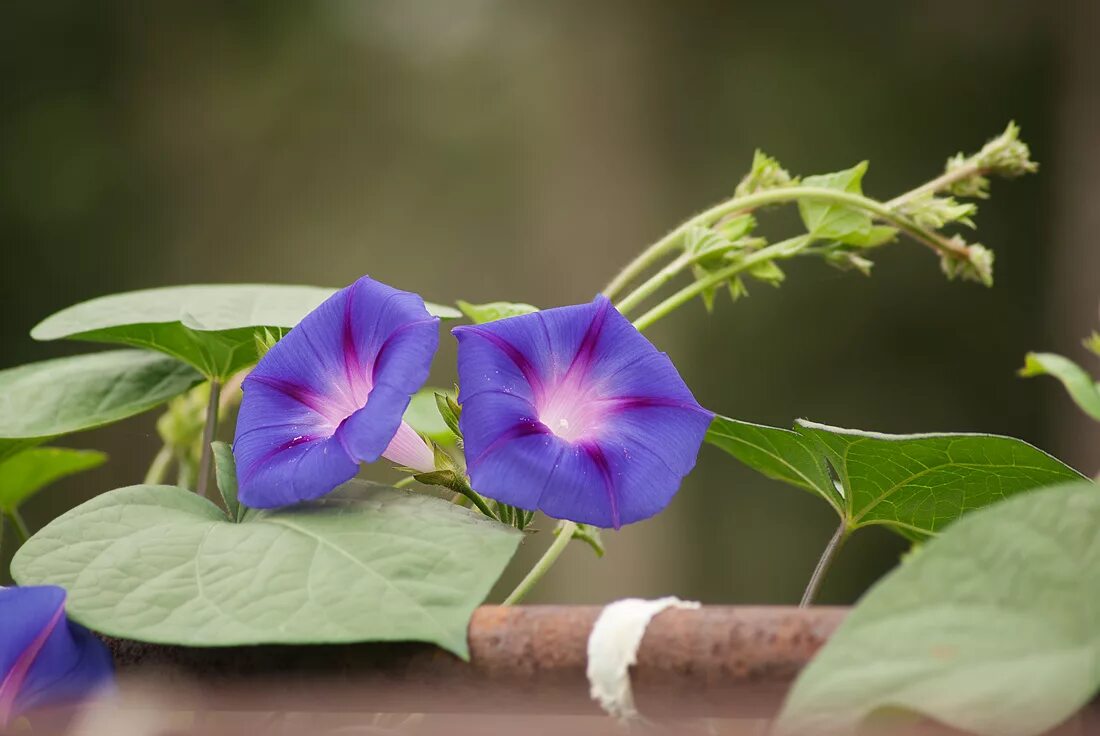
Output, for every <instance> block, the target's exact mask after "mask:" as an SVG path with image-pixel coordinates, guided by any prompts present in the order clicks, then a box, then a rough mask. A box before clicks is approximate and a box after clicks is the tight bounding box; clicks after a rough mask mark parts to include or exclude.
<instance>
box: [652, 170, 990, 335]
mask: <svg viewBox="0 0 1100 736" xmlns="http://www.w3.org/2000/svg"><path fill="white" fill-rule="evenodd" d="M799 199H808V200H813V201H817V202H825V203H828V204H841V205H845V206H848V207H853V208H856V209H860V210H863V211H864V212H867V213H869V214H871V215H873V216H874V217H876V218H878V219H880V220H882V221H884V222H888V223H890V224H891V225H894V226H895V227H897V228H898V229H899V230H901V231H902V232H904V233H906V234H907V235H909V236H910V237H912V238H913V239H915V240H917V241H918V242H920V243H923V244H924V245H927V246H928V247H929V248H931V249H932V250H933V251H935V252H937V253H939V254H941V255H949V256H951V257H954V258H958V259H960V260H965V259H966V258H967V256H968V253H969V248H968V246H966V245H962V244H960V243H957V242H954V241H952V240H950V239H948V238H945V237H943V236H942V235H940V234H939V233H935V232H932V231H931V230H927V229H925V228H922V227H921V226H920V225H918V224H916V223H915V222H913V221H912V220H910V219H909V218H907V217H905V216H904V215H900V214H898V213H897V212H894V211H893V210H891V209H890V208H889V207H888V206H886V205H885V204H883V203H881V202H878V201H876V200H874V199H871V198H869V197H864V196H862V195H859V194H852V193H850V192H842V191H839V190H836V189H826V188H823V187H782V188H777V189H768V190H765V191H763V192H757V193H756V194H750V195H748V196H746V197H738V198H735V199H731V200H729V201H727V202H724V203H723V204H721V205H718V206H717V207H713V208H711V209H710V210H708V211H707V212H706V213H704V215H699V216H698V217H695V218H693V219H691V220H689V221H688V222H687V223H685V225H681V226H680V228H677V231H680V230H686V228H687V227H692V226H696V225H709V224H710V222H711V219H712V218H714V219H717V218H718V217H721V216H722V215H723V214H725V212H726V211H727V210H728V211H731V212H732V211H738V210H743V209H747V208H751V209H755V208H757V207H762V206H765V205H769V204H778V203H781V202H790V201H795V200H799ZM677 231H674V232H677ZM801 237H808V236H801ZM666 239H667V238H666ZM662 242H663V241H662ZM791 250H792V249H791V240H786V241H782V242H779V243H776V244H774V245H770V246H768V247H766V248H762V249H760V250H758V251H756V252H755V253H753V254H751V255H749V256H746V257H745V258H743V259H741V260H739V261H736V262H734V263H731V264H730V265H729V266H727V267H726V268H724V269H721V270H719V271H715V272H714V273H712V274H710V275H708V276H707V277H706V278H704V279H700V280H699V281H696V282H695V283H693V284H691V285H689V286H686V287H684V288H683V289H681V290H680V291H678V292H676V293H675V294H673V295H672V296H670V297H668V298H667V299H665V300H664V301H663V302H661V303H660V304H658V305H657V306H655V307H654V308H653V309H651V310H649V311H648V312H646V313H645V314H643V315H642V316H641V317H639V318H638V319H637V320H635V322H634V325H635V326H636V327H637V328H638V329H639V330H644V329H645V328H646V327H649V326H650V325H652V324H653V323H654V322H656V321H657V320H659V319H661V318H662V317H664V316H666V315H667V314H668V313H670V312H672V311H673V310H674V309H676V308H677V307H679V306H680V305H682V304H684V303H685V302H687V301H690V300H691V299H693V298H694V297H695V296H697V295H698V294H701V293H702V292H703V291H705V290H706V289H708V288H710V287H712V286H716V285H718V284H721V283H722V282H723V281H725V280H726V279H728V278H730V277H731V276H734V275H735V274H737V273H740V272H741V271H744V270H745V269H747V268H749V267H751V266H753V265H755V264H757V263H760V262H762V261H767V260H773V259H777V258H778V259H782V258H789V257H790V256H791V255H794V253H791V252H790V251H791ZM784 251H787V252H786V253H785V252H784ZM674 262H675V261H674Z"/></svg>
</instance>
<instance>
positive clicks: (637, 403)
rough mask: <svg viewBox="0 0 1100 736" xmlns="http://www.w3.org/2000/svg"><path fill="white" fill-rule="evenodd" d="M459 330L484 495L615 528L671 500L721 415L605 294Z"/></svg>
mask: <svg viewBox="0 0 1100 736" xmlns="http://www.w3.org/2000/svg"><path fill="white" fill-rule="evenodd" d="M452 332H453V333H454V335H455V336H456V337H457V338H458V375H459V383H460V386H461V391H460V395H459V403H461V404H462V415H461V418H460V420H459V421H460V428H461V429H462V433H463V438H464V441H465V447H466V458H467V466H468V469H469V472H470V480H471V485H472V486H473V487H474V488H476V489H477V490H478V492H479V493H482V494H484V495H486V496H489V497H490V498H494V499H496V500H498V501H501V502H503V503H507V504H511V505H513V506H518V507H520V508H524V509H529V510H533V509H536V508H537V509H541V510H542V511H544V512H545V513H546V514H548V515H549V516H552V517H555V518H559V519H569V520H571V521H576V522H581V523H585V524H592V525H595V526H600V527H615V528H618V527H619V526H621V525H622V524H629V523H631V522H634V521H639V520H641V519H645V518H648V517H650V516H653V515H654V514H656V513H657V512H658V511H660V510H661V509H663V508H664V507H665V506H667V505H668V503H669V501H671V500H672V496H673V495H674V494H675V493H676V490H677V489H678V488H679V486H680V481H681V480H682V479H683V477H684V476H685V475H687V473H688V472H690V471H691V469H692V467H694V465H695V458H696V456H697V455H698V453H699V446H700V445H701V444H702V442H703V435H704V434H706V431H707V427H708V425H709V424H710V421H711V419H712V418H713V416H714V415H713V414H711V412H709V411H707V410H706V409H703V408H702V407H701V406H699V404H698V402H696V401H695V397H694V396H692V394H691V391H690V390H688V387H687V386H686V385H685V384H684V381H683V379H681V378H680V375H679V373H677V372H676V368H675V366H673V365H672V361H671V360H669V358H668V356H667V355H665V354H664V353H661V352H658V350H657V349H656V348H655V347H654V346H653V344H652V343H650V342H649V341H648V340H647V339H645V338H644V337H642V334H641V333H640V332H638V330H636V329H635V328H634V326H633V325H631V324H630V322H629V321H628V320H627V319H626V318H625V317H623V316H622V315H621V314H620V313H619V311H618V310H617V309H615V308H614V307H613V306H611V302H609V301H608V300H607V299H606V298H605V297H602V296H600V297H597V298H596V300H595V301H594V302H592V303H591V304H584V305H579V306H573V307H561V308H559V309H549V310H546V311H543V312H535V313H533V314H526V315H523V316H519V317H511V318H508V319H502V320H499V321H497V322H490V323H488V324H483V325H475V326H463V327H456V328H455V329H454V330H453V331H452Z"/></svg>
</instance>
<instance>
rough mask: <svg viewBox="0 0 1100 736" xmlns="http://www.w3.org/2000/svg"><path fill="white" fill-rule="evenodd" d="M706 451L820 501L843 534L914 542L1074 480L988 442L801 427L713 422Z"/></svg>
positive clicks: (1019, 445) (1013, 446)
mask: <svg viewBox="0 0 1100 736" xmlns="http://www.w3.org/2000/svg"><path fill="white" fill-rule="evenodd" d="M707 441H708V442H709V443H711V444H713V445H715V446H717V447H720V448H722V449H723V450H725V451H726V452H728V453H730V454H731V455H733V456H734V457H736V458H737V459H738V460H740V461H741V462H743V463H745V464H746V465H748V466H749V467H751V468H753V469H754V470H757V471H758V472H760V473H763V474H764V475H766V476H768V477H769V478H774V479H776V480H781V481H783V482H785V483H789V484H791V485H795V486H798V487H799V488H803V489H806V490H809V491H811V492H812V493H815V494H816V495H819V496H821V497H822V498H823V499H824V500H825V501H827V502H828V503H829V505H831V506H832V507H833V508H834V509H835V510H836V511H837V513H838V515H839V516H840V517H841V519H843V520H844V521H845V523H846V524H847V526H848V529H849V531H852V530H855V529H858V528H860V527H864V526H871V525H876V524H881V525H885V526H888V527H890V528H891V529H893V530H894V531H896V532H898V533H899V534H902V535H903V536H905V537H908V538H910V539H914V540H918V539H923V538H925V537H928V536H930V535H933V534H935V533H937V532H938V531H939V530H941V529H942V528H943V527H944V526H946V525H947V524H950V523H951V522H953V521H954V520H955V519H957V518H959V517H960V516H962V515H963V514H965V513H966V512H968V511H971V510H973V509H976V508H980V507H982V506H986V505H988V504H991V503H995V502H997V501H1000V500H1002V499H1004V498H1008V497H1009V496H1013V495H1015V494H1018V493H1023V492H1025V491H1030V490H1033V489H1035V488H1042V487H1044V486H1048V485H1051V484H1054V483H1059V482H1064V481H1071V480H1080V479H1081V478H1083V476H1082V475H1081V474H1080V473H1078V472H1077V471H1075V470H1074V469H1073V468H1070V467H1069V466H1068V465H1066V464H1064V463H1062V462H1061V461H1059V460H1057V459H1056V458H1053V457H1051V456H1050V455H1048V454H1046V453H1045V452H1043V451H1042V450H1039V449H1037V448H1035V447H1032V446H1031V445H1029V444H1027V443H1026V442H1023V441H1022V440H1017V439H1013V438H1011V437H1000V436H997V435H985V434H913V435H889V434H880V433H877V432H862V431H859V430H852V429H841V428H839V427H830V426H827V425H824V424H817V423H814V422H809V421H806V420H803V419H800V420H798V422H797V423H796V424H795V428H794V431H793V432H792V431H790V430H786V429H779V428H777V427H765V426H762V425H756V424H749V423H747V422H739V421H737V420H734V419H728V418H726V417H717V418H716V419H715V421H714V423H713V424H712V425H711V428H710V430H709V431H708V433H707ZM830 469H831V470H832V472H833V473H835V475H836V481H835V482H834V480H833V478H832V476H831V475H830Z"/></svg>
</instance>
